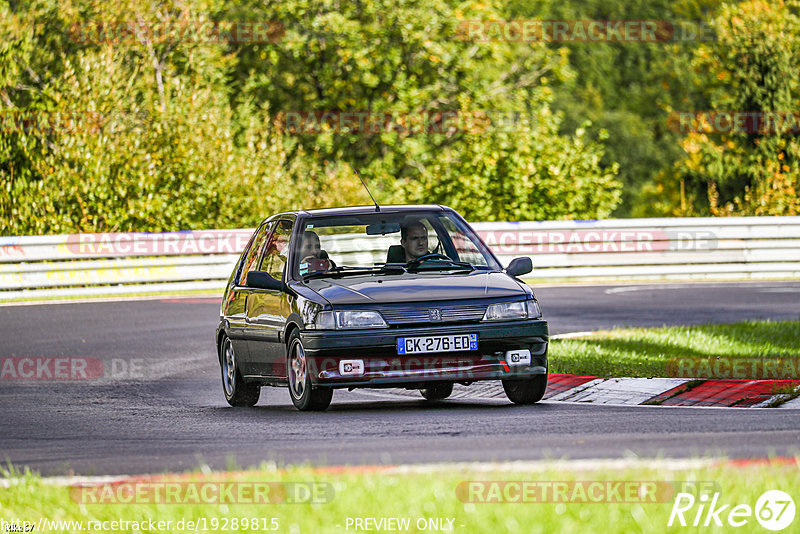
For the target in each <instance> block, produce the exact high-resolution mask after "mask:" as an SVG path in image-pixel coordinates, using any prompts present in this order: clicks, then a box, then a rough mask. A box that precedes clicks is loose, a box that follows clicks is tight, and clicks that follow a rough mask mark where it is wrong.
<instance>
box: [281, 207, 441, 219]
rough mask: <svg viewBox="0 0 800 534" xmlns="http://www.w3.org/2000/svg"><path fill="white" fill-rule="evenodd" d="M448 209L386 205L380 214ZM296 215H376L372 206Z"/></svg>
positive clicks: (327, 209) (307, 212) (324, 209)
mask: <svg viewBox="0 0 800 534" xmlns="http://www.w3.org/2000/svg"><path fill="white" fill-rule="evenodd" d="M449 210H450V208H448V207H446V206H441V205H439V204H414V205H408V204H406V205H388V206H381V209H380V212H381V213H402V212H406V211H437V212H440V211H449ZM291 213H294V214H296V215H301V216H304V217H305V216H320V215H363V214H369V213H376V210H375V205H374V204H373V205H372V206H348V207H344V208H323V209H315V210H297V211H293V212H291Z"/></svg>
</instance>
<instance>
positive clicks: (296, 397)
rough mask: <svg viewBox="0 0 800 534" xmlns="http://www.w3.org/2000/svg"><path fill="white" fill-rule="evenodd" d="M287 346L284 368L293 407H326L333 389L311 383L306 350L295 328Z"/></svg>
mask: <svg viewBox="0 0 800 534" xmlns="http://www.w3.org/2000/svg"><path fill="white" fill-rule="evenodd" d="M288 348H289V351H288V357H287V365H286V369H287V371H288V375H289V396H290V397H292V403H293V404H294V406H295V408H297V409H298V410H300V411H301V412H305V411H323V410H325V409H327V408H328V406H330V404H331V399H332V398H333V389H332V388H315V387H314V386H312V385H311V373H310V372H309V366H308V359H307V358H306V351H305V349H303V342H302V341H301V340H300V333H299V332H297V330H295V331H294V332H292V335H291V336H290V337H289V345H288Z"/></svg>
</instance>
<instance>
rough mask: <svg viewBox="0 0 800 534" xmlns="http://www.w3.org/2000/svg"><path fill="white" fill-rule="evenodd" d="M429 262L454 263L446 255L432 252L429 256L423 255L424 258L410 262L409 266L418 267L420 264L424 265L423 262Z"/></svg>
mask: <svg viewBox="0 0 800 534" xmlns="http://www.w3.org/2000/svg"><path fill="white" fill-rule="evenodd" d="M427 260H445V261H453V260H451V259H450V256H445V255H444V254H437V253H435V252H431V253H429V254H423V255H422V256H420V257H418V258H415V259H413V260H411V261H410V262H408V265H411V264H414V265H416V264H418V263H422V262H423V261H427Z"/></svg>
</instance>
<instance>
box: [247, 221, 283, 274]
mask: <svg viewBox="0 0 800 534" xmlns="http://www.w3.org/2000/svg"><path fill="white" fill-rule="evenodd" d="M273 226H275V221H270V222H268V223H265V224H263V225H262V226H261V228H259V229H258V233H257V234H256V237H255V239H253V242H252V243H251V244H250V248H249V249H248V251H247V256H245V258H244V262H242V272H241V274H240V275H239V285H244V284H245V282H246V281H247V273H249V272H250V271H255V270H256V261H257V260H258V258H260V257H261V252H262V251H263V250H264V245H265V244H266V242H267V239H266V237H267V236H268V235H269V233H270V231H271V230H272V227H273Z"/></svg>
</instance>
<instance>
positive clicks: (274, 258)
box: [259, 219, 294, 280]
mask: <svg viewBox="0 0 800 534" xmlns="http://www.w3.org/2000/svg"><path fill="white" fill-rule="evenodd" d="M293 226H294V221H290V220H287V219H281V220H280V221H278V224H277V225H276V226H275V230H273V232H272V235H270V236H269V239H267V245H266V250H265V251H264V259H263V260H261V268H260V269H259V270H261V271H266V272H268V273H269V274H270V275H271V276H272V277H273V278H274V279H275V280H283V268H284V266H285V265H286V258H287V256H288V253H289V239H290V238H291V237H292V227H293Z"/></svg>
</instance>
